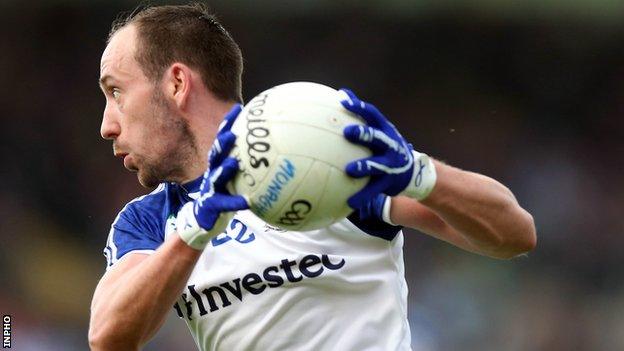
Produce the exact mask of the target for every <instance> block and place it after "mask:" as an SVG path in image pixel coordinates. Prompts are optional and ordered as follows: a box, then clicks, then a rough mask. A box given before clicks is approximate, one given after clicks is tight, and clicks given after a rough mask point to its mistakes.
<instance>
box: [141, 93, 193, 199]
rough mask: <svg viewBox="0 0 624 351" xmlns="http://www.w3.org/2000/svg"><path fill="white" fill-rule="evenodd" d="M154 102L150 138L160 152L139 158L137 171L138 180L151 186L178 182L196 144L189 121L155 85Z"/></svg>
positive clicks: (186, 168)
mask: <svg viewBox="0 0 624 351" xmlns="http://www.w3.org/2000/svg"><path fill="white" fill-rule="evenodd" d="M152 105H153V106H154V113H153V118H154V123H157V124H158V127H157V128H154V130H155V133H154V134H155V135H153V136H152V137H153V138H154V140H152V142H153V143H154V144H155V145H156V140H157V139H158V140H159V141H160V144H158V145H159V146H158V152H155V153H154V154H156V155H159V157H157V159H154V160H147V159H143V160H141V162H140V164H141V167H140V168H139V171H138V178H139V183H141V185H142V186H144V187H146V188H152V187H155V186H157V185H158V184H160V183H162V182H165V181H167V182H180V181H182V180H183V179H184V177H185V175H186V171H187V170H188V168H189V167H188V166H189V165H190V164H191V162H192V161H193V159H194V158H195V156H196V155H197V153H198V151H197V146H196V143H195V139H194V137H193V134H192V133H191V131H190V127H189V125H188V122H187V121H186V120H185V119H184V118H183V117H182V116H179V115H177V114H175V112H174V111H173V109H172V108H171V107H170V106H169V105H167V102H166V100H165V99H164V96H163V94H162V92H161V91H160V90H159V89H158V88H157V89H156V92H155V93H154V96H153V97H152Z"/></svg>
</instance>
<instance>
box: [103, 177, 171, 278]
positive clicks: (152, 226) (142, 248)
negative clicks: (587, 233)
mask: <svg viewBox="0 0 624 351" xmlns="http://www.w3.org/2000/svg"><path fill="white" fill-rule="evenodd" d="M157 190H158V189H157ZM164 193H165V192H164V191H160V192H157V191H154V192H152V193H151V194H149V195H146V196H143V197H139V198H137V199H135V200H133V201H131V202H130V203H128V204H127V205H126V206H125V207H124V208H123V209H122V210H121V211H120V212H119V214H118V215H117V218H115V221H114V222H113V224H112V225H111V230H110V233H109V235H108V241H107V243H106V248H105V249H104V256H106V261H107V269H108V268H109V267H111V266H113V265H114V264H115V263H116V262H117V261H118V260H119V259H121V258H122V257H123V256H124V255H126V254H127V253H129V252H132V251H139V252H151V251H154V250H156V249H157V248H158V247H159V246H160V245H161V244H162V243H163V242H164V228H165V226H164V224H165V221H166V218H164V217H163V209H164V206H165V202H166V201H165V196H164Z"/></svg>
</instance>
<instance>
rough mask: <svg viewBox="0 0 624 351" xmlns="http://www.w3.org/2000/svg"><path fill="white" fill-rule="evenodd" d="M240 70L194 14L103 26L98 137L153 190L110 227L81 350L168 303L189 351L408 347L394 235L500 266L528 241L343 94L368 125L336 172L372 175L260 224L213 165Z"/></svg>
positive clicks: (507, 200)
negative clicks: (314, 214)
mask: <svg viewBox="0 0 624 351" xmlns="http://www.w3.org/2000/svg"><path fill="white" fill-rule="evenodd" d="M241 72H242V58H241V54H240V50H239V49H238V47H237V45H236V43H235V42H234V41H233V40H232V38H231V37H230V35H229V34H228V33H227V32H226V31H225V29H224V28H223V27H222V26H221V25H220V24H219V23H218V22H217V21H216V20H215V19H214V17H213V16H211V15H210V14H209V13H207V12H206V10H205V8H204V7H202V6H200V5H186V6H162V7H151V8H147V9H144V10H142V11H140V12H138V13H136V14H134V15H133V16H131V17H130V18H127V19H125V20H122V21H121V22H118V23H117V24H115V25H114V26H113V29H112V31H111V34H110V36H109V42H108V45H107V47H106V49H105V50H104V53H103V55H102V60H101V66H100V75H101V77H100V84H101V87H102V90H103V92H104V95H105V97H106V108H105V110H104V116H103V120H102V127H101V134H102V136H103V137H104V138H105V139H109V140H112V141H113V150H114V153H115V155H116V156H119V157H123V163H124V166H125V167H126V168H127V169H129V170H131V171H135V172H137V175H138V179H139V182H140V183H141V184H142V185H144V186H146V187H151V186H156V185H158V184H159V183H160V185H158V187H157V188H156V189H155V190H154V191H153V192H151V193H150V194H148V195H145V196H142V197H139V198H137V199H135V200H133V201H131V202H130V203H128V204H127V205H126V206H125V207H124V208H123V209H122V210H121V212H120V213H119V215H118V216H117V218H116V219H115V221H114V222H113V225H112V228H111V231H110V234H109V238H108V243H107V246H106V249H105V255H106V257H107V260H108V266H107V270H106V273H105V274H104V276H103V277H102V279H101V281H100V282H99V284H98V286H97V288H96V291H95V294H94V296H93V302H92V306H91V322H90V329H89V343H90V345H91V347H92V349H94V350H137V349H139V348H140V347H141V346H142V345H144V344H145V343H146V342H147V341H148V340H149V339H150V338H151V337H152V336H153V335H154V334H155V333H156V331H157V330H158V329H159V328H160V326H161V325H162V323H163V321H164V319H165V316H166V314H167V312H168V311H169V310H170V308H171V306H172V305H173V306H174V309H175V310H176V312H177V314H178V315H179V316H180V317H181V318H183V319H184V320H185V321H186V322H187V324H188V326H189V328H190V330H191V333H192V334H193V337H194V338H195V340H196V342H197V344H198V346H199V348H200V349H202V350H213V349H217V350H247V349H257V350H287V349H292V350H330V349H331V350H361V349H376V350H399V349H400V350H406V349H409V348H410V345H409V343H410V333H409V325H408V322H407V317H406V314H407V313H406V303H407V288H406V283H405V278H404V274H403V259H402V244H403V234H402V232H401V230H400V229H401V226H407V227H411V228H416V229H418V230H420V231H423V232H425V233H428V234H431V235H433V236H434V237H437V238H439V239H441V240H445V241H447V242H449V243H451V244H454V245H456V246H458V247H460V248H462V249H465V250H469V251H472V252H475V253H479V254H484V255H488V256H492V257H498V258H511V257H514V256H516V255H519V254H521V253H524V252H526V251H529V250H531V249H532V248H533V247H534V246H535V240H536V238H535V228H534V225H533V219H532V217H531V216H530V215H529V214H528V213H527V212H526V211H524V210H523V209H522V208H521V207H520V206H519V205H518V203H517V202H516V200H515V198H514V196H513V195H512V193H511V192H510V191H509V190H508V189H507V188H505V187H504V186H503V185H501V184H500V183H498V182H496V181H494V180H492V179H491V178H488V177H485V176H482V175H479V174H475V173H471V172H466V171H462V170H459V169H456V168H454V167H451V166H448V165H445V164H443V163H440V162H438V161H435V160H432V159H431V158H429V157H428V156H427V155H425V154H422V153H418V152H416V151H413V150H411V145H409V144H408V143H406V142H405V140H404V139H403V138H402V137H401V135H400V134H399V133H398V131H396V129H394V127H393V126H392V125H391V124H390V123H389V122H388V121H387V120H386V119H385V117H384V116H383V115H382V114H381V113H380V112H379V111H377V110H376V109H375V108H374V107H373V106H372V105H369V104H367V103H364V102H362V101H360V100H359V99H358V98H357V97H356V96H355V95H354V94H353V93H351V92H349V91H347V90H345V91H343V92H344V99H343V101H342V104H343V106H344V107H345V108H347V109H349V110H350V111H352V112H354V113H356V114H358V115H360V116H361V117H362V118H363V120H364V121H366V123H367V125H368V126H369V127H367V128H360V127H347V128H346V129H345V137H346V138H347V139H349V140H350V141H352V142H356V143H360V144H363V145H366V146H368V147H370V148H371V149H372V150H373V153H374V157H373V158H371V159H367V160H354V162H353V163H351V164H349V165H348V166H347V173H348V174H350V175H351V176H354V177H363V176H371V178H370V179H371V180H370V182H369V183H368V185H367V186H366V188H365V189H363V190H362V191H361V192H359V193H357V194H355V195H354V196H353V197H352V198H350V199H349V205H350V206H351V207H353V208H355V209H357V210H356V211H354V213H353V214H352V215H351V216H349V218H347V219H344V220H342V221H340V222H338V223H336V224H334V225H331V226H329V227H327V228H324V229H321V230H316V231H311V232H306V233H300V232H284V231H282V230H280V229H278V228H274V227H271V226H269V225H267V224H266V223H264V222H263V221H262V220H260V219H259V218H258V217H256V216H254V215H253V214H252V213H251V212H250V211H249V210H246V209H247V208H248V204H247V202H246V201H245V199H244V198H243V197H242V196H239V195H236V194H229V193H227V191H226V190H225V184H226V183H227V182H228V181H229V180H230V179H231V178H232V177H233V176H234V174H235V173H236V172H237V169H238V167H237V162H236V160H235V159H233V158H231V157H227V154H228V152H229V150H230V149H231V147H232V145H233V143H234V140H235V137H234V135H233V134H232V133H231V132H230V131H229V129H230V127H231V125H232V123H233V121H234V119H235V118H236V116H237V115H238V113H239V111H240V105H238V104H237V103H238V102H240V101H241V100H242V99H241V93H240V92H241V87H240V85H241ZM228 111H229V113H228ZM224 115H225V118H223V116H224ZM219 126H220V127H219ZM213 141H214V146H212V148H211V145H213ZM209 151H210V159H209V160H206V155H207V154H208V153H209ZM206 169H208V171H206V172H205V173H204V171H205V170H206ZM202 174H203V176H202Z"/></svg>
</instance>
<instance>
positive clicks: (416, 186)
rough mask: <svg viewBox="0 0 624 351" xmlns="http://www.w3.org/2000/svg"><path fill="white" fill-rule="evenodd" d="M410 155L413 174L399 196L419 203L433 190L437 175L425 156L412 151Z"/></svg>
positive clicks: (429, 160) (430, 161)
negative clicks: (412, 161) (412, 160)
mask: <svg viewBox="0 0 624 351" xmlns="http://www.w3.org/2000/svg"><path fill="white" fill-rule="evenodd" d="M412 155H414V174H413V175H412V179H411V180H410V182H409V185H408V186H407V187H406V188H405V190H403V191H402V192H401V194H400V195H405V196H407V197H411V198H413V199H416V200H419V201H420V200H423V199H425V198H426V197H427V196H429V194H430V193H431V191H432V190H433V187H434V186H435V183H436V179H437V175H436V170H435V165H434V164H433V160H432V159H431V158H430V157H429V156H427V154H423V153H421V152H418V151H414V150H412Z"/></svg>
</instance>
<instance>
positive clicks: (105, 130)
mask: <svg viewBox="0 0 624 351" xmlns="http://www.w3.org/2000/svg"><path fill="white" fill-rule="evenodd" d="M119 133H121V126H120V125H119V121H118V119H117V115H116V113H115V112H114V111H113V109H111V108H110V105H109V104H106V107H105V108H104V114H103V116H102V125H101V126H100V135H102V138H104V139H107V140H113V139H116V138H117V137H118V136H119Z"/></svg>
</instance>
